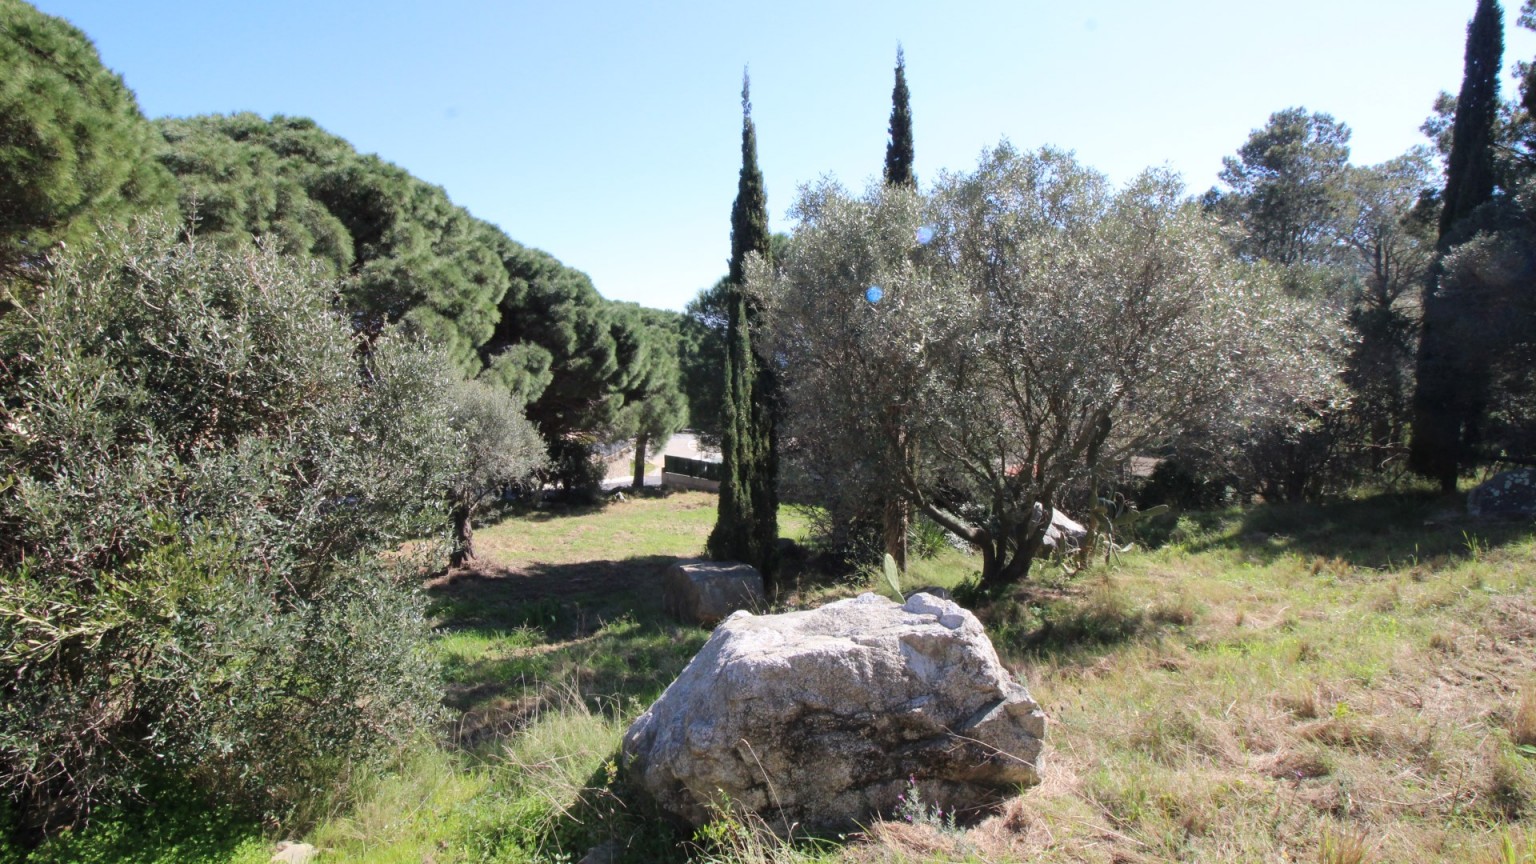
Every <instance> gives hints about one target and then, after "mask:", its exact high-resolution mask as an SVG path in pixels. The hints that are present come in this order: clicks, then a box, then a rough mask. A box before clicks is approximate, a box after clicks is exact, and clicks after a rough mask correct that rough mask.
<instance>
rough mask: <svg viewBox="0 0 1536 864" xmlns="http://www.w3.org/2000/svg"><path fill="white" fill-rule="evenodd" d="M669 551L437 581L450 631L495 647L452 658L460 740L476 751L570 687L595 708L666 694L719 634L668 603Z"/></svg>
mask: <svg viewBox="0 0 1536 864" xmlns="http://www.w3.org/2000/svg"><path fill="white" fill-rule="evenodd" d="M674 560H675V559H674V558H672V557H671V556H663V555H649V556H640V557H635V558H626V559H623V560H619V561H584V562H580V563H573V564H535V565H530V566H528V567H524V568H521V569H518V570H511V571H508V570H499V569H482V570H459V571H454V572H452V573H450V574H448V575H447V576H444V577H442V578H440V579H438V580H436V581H435V582H434V583H432V585H430V586H429V588H428V595H429V596H430V597H431V601H432V610H433V613H434V614H435V616H436V617H437V618H438V620H439V622H440V623H439V630H440V632H443V633H445V634H455V633H458V634H465V633H467V634H473V635H478V636H482V637H485V638H486V640H487V645H488V646H489V647H488V650H486V651H485V652H484V653H481V654H478V655H472V656H449V657H448V658H446V660H445V663H444V674H445V678H446V680H447V683H448V691H447V695H446V697H445V700H444V701H445V704H447V705H448V707H449V708H452V709H454V710H456V711H458V712H460V713H461V714H462V717H461V719H460V722H459V728H458V732H457V734H456V735H455V737H456V738H457V739H458V741H459V743H460V744H461V745H464V746H469V747H474V746H478V745H479V744H481V743H483V742H485V741H488V740H492V739H494V738H495V737H497V736H499V735H503V734H507V733H509V732H512V731H515V730H516V729H518V728H520V727H521V726H522V725H524V724H526V723H528V722H530V721H531V720H533V719H534V718H536V717H537V716H539V713H540V712H541V711H543V710H544V709H545V708H546V707H547V706H548V705H549V703H550V700H551V697H552V696H553V695H555V694H557V693H559V692H560V691H565V693H566V694H567V695H568V694H570V693H575V694H578V695H579V696H580V697H581V698H582V699H583V700H584V701H586V702H587V703H588V704H589V705H590V706H592V707H594V708H602V707H605V705H606V707H607V708H610V709H611V708H613V707H614V706H615V704H617V705H618V706H619V707H620V708H621V709H623V710H629V711H634V712H637V711H638V710H639V709H640V708H643V707H644V706H645V705H648V704H650V702H652V701H654V700H655V698H656V697H657V696H659V695H661V691H662V690H664V689H666V686H667V685H668V684H670V683H671V682H672V680H673V679H674V678H676V677H677V675H678V673H679V672H681V671H682V669H683V667H684V666H686V665H687V664H688V661H689V660H690V659H692V658H693V655H694V654H696V653H697V652H698V650H699V648H700V647H702V646H703V644H704V642H705V640H706V639H707V638H708V637H709V632H708V631H707V630H703V629H700V628H697V627H690V626H684V625H681V624H678V623H677V622H675V621H673V620H671V619H670V618H668V617H667V616H666V615H665V614H664V613H663V610H662V602H661V579H662V574H663V572H664V571H665V569H666V567H667V566H668V565H670V564H671V563H672V562H673V561H674Z"/></svg>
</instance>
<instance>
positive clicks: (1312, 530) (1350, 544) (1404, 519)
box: [1188, 493, 1536, 569]
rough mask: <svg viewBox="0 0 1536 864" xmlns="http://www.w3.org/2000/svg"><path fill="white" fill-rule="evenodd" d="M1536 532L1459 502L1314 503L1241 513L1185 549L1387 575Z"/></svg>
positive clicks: (1424, 496)
mask: <svg viewBox="0 0 1536 864" xmlns="http://www.w3.org/2000/svg"><path fill="white" fill-rule="evenodd" d="M1533 533H1536V523H1533V522H1532V521H1531V520H1529V519H1526V520H1523V521H1521V520H1503V519H1474V518H1471V517H1469V516H1467V515H1466V508H1465V502H1464V499H1463V497H1462V496H1447V495H1438V494H1431V493H1382V494H1378V495H1374V496H1371V497H1369V498H1360V499H1340V500H1335V501H1328V502H1321V503H1316V504H1263V505H1258V506H1255V507H1252V508H1250V509H1247V510H1245V511H1244V512H1243V513H1242V517H1241V522H1240V524H1239V527H1238V528H1237V530H1236V531H1235V532H1230V533H1226V534H1218V535H1214V536H1210V537H1209V538H1208V539H1205V540H1202V541H1199V542H1196V543H1192V544H1189V547H1188V548H1189V549H1190V551H1191V552H1204V551H1207V550H1210V549H1238V550H1241V551H1243V552H1244V553H1246V554H1250V555H1253V556H1256V557H1257V558H1258V559H1259V560H1261V561H1264V562H1266V563H1268V562H1271V561H1274V560H1276V559H1278V558H1281V557H1283V556H1286V555H1302V556H1307V557H1316V558H1324V559H1329V560H1340V561H1343V562H1345V563H1347V564H1349V565H1350V566H1353V567H1362V568H1370V569H1390V568H1396V567H1408V566H1413V565H1415V564H1417V563H1419V562H1421V561H1433V560H1442V561H1443V560H1446V559H1455V558H1471V557H1475V556H1477V555H1480V554H1482V553H1484V552H1487V551H1490V550H1493V549H1497V548H1500V547H1502V546H1506V545H1509V544H1512V543H1516V542H1520V541H1522V540H1525V539H1527V538H1529V537H1530V536H1531V535H1532V534H1533Z"/></svg>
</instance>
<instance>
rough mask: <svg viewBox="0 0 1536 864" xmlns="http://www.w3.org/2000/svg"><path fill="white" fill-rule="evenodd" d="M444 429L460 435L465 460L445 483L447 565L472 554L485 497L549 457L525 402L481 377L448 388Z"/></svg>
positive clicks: (537, 467)
mask: <svg viewBox="0 0 1536 864" xmlns="http://www.w3.org/2000/svg"><path fill="white" fill-rule="evenodd" d="M449 403H450V405H451V408H450V415H449V419H448V427H449V428H450V429H452V430H454V431H455V432H458V433H459V434H460V435H461V436H463V441H464V449H465V456H466V458H465V459H464V460H463V462H462V463H461V464H460V468H459V470H458V471H457V472H456V473H455V474H454V475H453V478H452V480H451V481H450V482H449V484H448V505H449V511H450V515H451V516H452V518H453V551H452V552H451V553H450V554H449V557H448V564H449V566H451V567H463V566H464V565H465V564H466V563H468V562H469V561H472V560H474V557H475V534H474V518H475V512H476V511H477V510H478V509H479V508H480V505H481V504H482V503H484V502H485V499H486V498H488V497H490V496H491V495H494V494H496V493H498V492H500V491H501V490H502V489H504V488H506V487H508V486H512V485H514V484H517V483H521V482H523V481H525V480H528V479H529V478H530V477H532V476H533V474H534V472H535V471H538V470H540V469H541V468H543V467H544V465H545V463H546V462H547V461H548V460H547V458H546V455H545V452H544V440H543V439H542V438H540V437H539V430H538V429H535V428H534V426H533V424H532V423H530V422H529V421H528V418H527V416H526V415H525V414H524V413H523V403H522V402H521V401H520V400H519V399H517V397H515V396H513V395H511V394H510V393H508V392H507V391H506V390H505V389H504V388H502V387H498V386H495V385H494V384H490V383H487V382H485V381H478V380H476V381H459V382H457V383H456V384H455V385H454V387H453V389H452V390H451V391H450V397H449Z"/></svg>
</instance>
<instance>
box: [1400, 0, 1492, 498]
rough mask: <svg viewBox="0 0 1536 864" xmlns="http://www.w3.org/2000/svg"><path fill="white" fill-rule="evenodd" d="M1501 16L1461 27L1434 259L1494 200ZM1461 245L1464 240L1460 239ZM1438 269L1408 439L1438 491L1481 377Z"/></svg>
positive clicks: (1484, 2)
mask: <svg viewBox="0 0 1536 864" xmlns="http://www.w3.org/2000/svg"><path fill="white" fill-rule="evenodd" d="M1503 18H1504V15H1503V10H1501V9H1500V8H1499V4H1498V2H1497V0H1478V4H1477V12H1476V13H1475V14H1474V15H1473V16H1472V21H1471V23H1469V24H1468V25H1467V48H1466V57H1465V64H1464V71H1463V75H1462V82H1461V93H1460V95H1458V96H1457V98H1456V117H1455V120H1454V121H1453V123H1452V127H1451V130H1452V131H1451V152H1450V156H1449V159H1448V160H1447V165H1446V172H1445V194H1444V195H1443V208H1444V209H1442V210H1441V212H1440V239H1439V243H1438V253H1439V255H1440V256H1442V257H1443V256H1444V255H1445V253H1446V252H1448V251H1449V250H1450V247H1451V246H1452V245H1453V244H1454V242H1455V241H1456V239H1457V237H1458V233H1459V232H1458V228H1459V226H1460V225H1461V223H1462V221H1463V220H1464V219H1466V217H1467V216H1469V215H1470V214H1471V213H1472V211H1474V210H1476V209H1477V208H1478V207H1480V206H1481V205H1483V204H1484V203H1486V202H1487V201H1489V200H1490V199H1492V198H1493V191H1494V170H1493V156H1494V152H1493V148H1494V123H1495V122H1496V120H1497V117H1498V110H1499V69H1500V66H1501V65H1502V63H1503V55H1504V35H1503V34H1504V22H1503ZM1463 239H1464V238H1463ZM1440 276H1441V268H1440V266H1439V265H1438V263H1437V265H1436V266H1435V267H1433V268H1432V269H1431V274H1430V282H1429V284H1428V285H1427V286H1426V290H1425V298H1424V330H1423V335H1422V337H1421V339H1420V342H1419V358H1418V369H1417V376H1416V377H1417V379H1418V387H1417V391H1416V392H1415V394H1414V424H1413V425H1414V434H1413V439H1412V442H1411V447H1410V450H1409V465H1410V466H1411V467H1412V468H1413V469H1414V470H1415V471H1418V472H1419V473H1420V474H1423V475H1425V476H1426V477H1433V478H1436V479H1438V480H1439V481H1440V488H1441V489H1442V490H1443V491H1446V492H1451V491H1454V490H1455V488H1456V476H1457V474H1458V473H1459V470H1460V467H1461V465H1462V463H1463V462H1465V461H1466V460H1467V458H1468V457H1469V451H1470V450H1471V448H1472V446H1474V445H1475V444H1476V440H1475V439H1476V429H1477V421H1478V418H1479V416H1480V415H1481V413H1482V410H1483V405H1482V403H1483V401H1484V397H1483V394H1482V391H1483V390H1484V389H1486V388H1485V387H1481V386H1479V381H1481V380H1482V379H1483V378H1485V377H1486V375H1484V374H1482V373H1483V372H1484V370H1482V369H1479V368H1478V366H1479V365H1480V364H1478V363H1476V362H1469V353H1468V349H1469V348H1470V347H1471V346H1468V345H1466V344H1463V343H1462V341H1461V340H1458V339H1456V338H1455V337H1454V335H1453V334H1454V332H1455V330H1456V329H1457V328H1456V322H1455V318H1456V316H1457V315H1459V314H1465V312H1466V311H1467V310H1463V309H1459V308H1458V304H1457V303H1456V302H1455V300H1454V298H1448V297H1446V296H1445V292H1444V291H1443V290H1441V286H1440V285H1439V284H1438V283H1439V279H1440Z"/></svg>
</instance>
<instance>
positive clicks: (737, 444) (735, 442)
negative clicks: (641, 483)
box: [709, 71, 779, 593]
mask: <svg viewBox="0 0 1536 864" xmlns="http://www.w3.org/2000/svg"><path fill="white" fill-rule="evenodd" d="M753 252H756V253H757V254H759V255H762V256H764V257H767V256H768V254H769V246H768V195H767V192H766V191H765V190H764V188H763V174H762V172H761V171H759V170H758V167H757V129H756V127H754V126H753V124H752V95H751V80H750V78H748V76H747V74H746V72H745V71H743V73H742V79H741V176H740V179H739V180H738V181H737V185H736V203H735V204H734V205H733V206H732V208H731V265H730V275H729V276H728V277H727V278H728V279H729V280H730V294H729V299H728V302H727V305H728V308H729V318H728V322H727V326H726V361H725V417H724V418H723V422H722V427H723V428H722V430H721V438H720V440H721V444H720V449H721V455H722V459H723V462H724V464H723V465H722V469H723V474H722V477H721V482H720V509H719V515H718V516H717V518H716V520H715V528H714V530H713V531H712V532H711V533H710V535H709V552H710V555H711V556H712V557H714V558H716V559H722V560H735V561H745V562H746V563H748V564H751V565H753V566H754V567H756V568H757V569H758V570H759V572H761V573H762V574H763V581H764V586H765V587H766V588H768V589H769V592H770V593H772V590H773V588H774V577H775V576H776V575H777V572H778V555H777V552H778V550H777V548H776V545H775V543H776V541H777V540H778V536H779V522H778V510H779V500H778V489H777V481H778V435H777V430H776V428H775V412H774V402H775V400H776V389H777V388H776V384H775V380H774V379H775V376H774V374H773V366H772V364H771V363H770V362H765V361H764V358H762V357H760V356H759V355H758V353H757V352H756V351H755V350H754V349H753V344H752V343H753V339H752V334H753V331H754V330H755V329H756V328H757V326H758V324H759V319H760V312H759V310H758V308H757V306H756V304H755V303H753V302H752V301H751V300H750V299H749V298H748V297H747V295H746V292H745V291H744V290H743V286H744V283H745V281H746V272H745V271H746V261H747V256H748V255H749V254H751V253H753Z"/></svg>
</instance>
